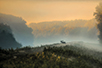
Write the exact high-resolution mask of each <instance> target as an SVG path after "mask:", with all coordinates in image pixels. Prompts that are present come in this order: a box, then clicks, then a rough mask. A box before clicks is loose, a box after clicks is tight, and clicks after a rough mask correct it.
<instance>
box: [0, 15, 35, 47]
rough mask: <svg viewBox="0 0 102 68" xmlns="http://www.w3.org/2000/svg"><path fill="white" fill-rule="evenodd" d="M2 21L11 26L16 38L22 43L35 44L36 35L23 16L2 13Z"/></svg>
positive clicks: (0, 16) (0, 17)
mask: <svg viewBox="0 0 102 68" xmlns="http://www.w3.org/2000/svg"><path fill="white" fill-rule="evenodd" d="M0 23H3V24H7V25H9V26H10V27H11V29H12V33H13V35H14V37H15V39H16V40H17V41H18V42H20V43H21V44H22V45H25V46H28V45H31V46H33V43H34V36H33V34H32V29H31V28H29V27H28V26H27V25H26V21H25V20H23V19H22V18H21V17H16V16H13V15H8V14H2V13H0Z"/></svg>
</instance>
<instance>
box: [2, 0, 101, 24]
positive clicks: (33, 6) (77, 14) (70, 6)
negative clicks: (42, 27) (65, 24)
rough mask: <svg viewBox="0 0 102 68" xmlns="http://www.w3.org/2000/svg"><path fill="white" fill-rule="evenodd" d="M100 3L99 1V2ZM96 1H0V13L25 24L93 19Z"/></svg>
mask: <svg viewBox="0 0 102 68" xmlns="http://www.w3.org/2000/svg"><path fill="white" fill-rule="evenodd" d="M100 1H101V0H100ZM100 1H97V0H90V1H89V0H77V1H76V0H73V1H70V0H56V1H55V0H0V13H4V14H11V15H14V16H18V17H22V18H23V19H24V20H25V21H27V24H29V23H32V22H33V23H38V22H44V21H65V20H75V19H85V20H89V19H92V18H94V16H93V13H94V12H95V7H96V6H97V5H98V4H99V2H100Z"/></svg>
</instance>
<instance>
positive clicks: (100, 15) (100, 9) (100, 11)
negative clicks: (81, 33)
mask: <svg viewBox="0 0 102 68" xmlns="http://www.w3.org/2000/svg"><path fill="white" fill-rule="evenodd" d="M94 15H95V18H96V20H97V21H98V24H97V28H98V30H99V32H100V33H99V36H98V37H99V41H100V43H101V44H102V2H101V3H100V4H99V5H98V6H97V7H96V12H95V13H94Z"/></svg>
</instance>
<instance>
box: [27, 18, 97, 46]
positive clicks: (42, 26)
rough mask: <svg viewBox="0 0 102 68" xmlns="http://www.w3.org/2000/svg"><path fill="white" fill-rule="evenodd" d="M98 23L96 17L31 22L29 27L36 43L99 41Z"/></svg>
mask: <svg viewBox="0 0 102 68" xmlns="http://www.w3.org/2000/svg"><path fill="white" fill-rule="evenodd" d="M96 24H97V21H96V20H95V19H91V20H81V19H80V20H71V21H50V22H40V23H31V24H29V27H31V28H32V29H33V35H34V37H35V41H34V44H35V45H41V44H47V43H59V42H60V41H61V40H65V41H66V42H69V41H84V42H95V43H98V37H97V34H98V30H97V28H96Z"/></svg>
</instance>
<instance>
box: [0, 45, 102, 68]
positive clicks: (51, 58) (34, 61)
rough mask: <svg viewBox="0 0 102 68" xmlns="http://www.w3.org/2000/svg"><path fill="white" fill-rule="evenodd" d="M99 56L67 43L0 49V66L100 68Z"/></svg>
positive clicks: (91, 51) (8, 67)
mask: <svg viewBox="0 0 102 68" xmlns="http://www.w3.org/2000/svg"><path fill="white" fill-rule="evenodd" d="M57 45H58V44H57ZM101 57H102V53H101V52H98V51H94V50H89V49H87V48H84V47H80V48H79V47H77V46H69V45H66V46H63V47H57V46H56V44H52V45H45V46H41V47H23V48H17V49H15V50H14V49H12V48H11V49H0V68H102V58H101Z"/></svg>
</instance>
